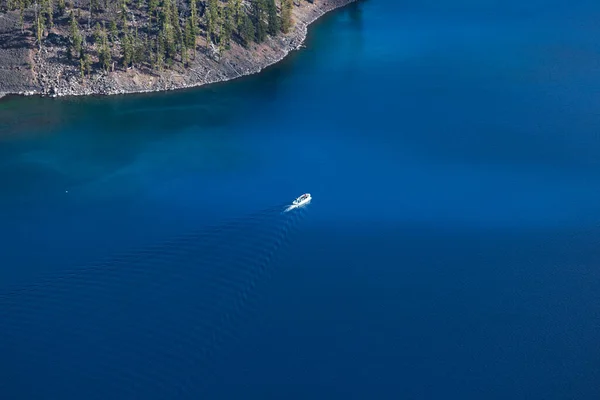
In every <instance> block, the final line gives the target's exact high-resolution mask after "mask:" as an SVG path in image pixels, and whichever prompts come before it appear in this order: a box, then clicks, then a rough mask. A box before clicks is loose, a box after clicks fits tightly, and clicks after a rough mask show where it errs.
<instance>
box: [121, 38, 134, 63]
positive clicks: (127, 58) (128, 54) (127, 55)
mask: <svg viewBox="0 0 600 400" xmlns="http://www.w3.org/2000/svg"><path fill="white" fill-rule="evenodd" d="M121 45H122V46H123V67H124V68H128V67H129V66H130V65H131V62H132V61H133V39H132V37H131V35H130V34H129V32H127V33H125V36H123V39H122V40H121Z"/></svg>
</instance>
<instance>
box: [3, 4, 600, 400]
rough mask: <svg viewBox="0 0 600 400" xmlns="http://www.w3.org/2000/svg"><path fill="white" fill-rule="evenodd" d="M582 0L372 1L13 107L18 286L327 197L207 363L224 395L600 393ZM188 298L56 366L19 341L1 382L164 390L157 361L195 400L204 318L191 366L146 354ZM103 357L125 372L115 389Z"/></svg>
mask: <svg viewBox="0 0 600 400" xmlns="http://www.w3.org/2000/svg"><path fill="white" fill-rule="evenodd" d="M566 3H567V2H558V1H556V2H552V1H551V2H548V1H544V2H542V1H525V2H522V1H521V2H520V1H512V0H509V1H507V2H494V1H483V2H482V1H469V0H458V1H453V2H445V1H441V0H438V1H433V0H431V1H403V2H398V1H394V0H378V1H377V0H370V1H364V2H361V3H359V4H358V5H354V6H350V7H348V8H346V9H343V10H339V11H338V12H335V13H333V14H331V15H329V16H328V17H326V18H324V19H323V20H322V21H320V22H319V23H317V24H316V25H315V26H314V27H313V28H312V29H311V34H310V38H309V40H308V41H307V48H305V49H303V50H302V51H300V52H297V53H294V54H293V55H291V56H290V57H289V58H287V59H286V60H285V61H284V62H282V63H281V64H279V65H277V66H274V67H272V68H269V69H268V70H266V71H264V72H263V73H261V74H259V75H257V76H252V77H248V78H244V79H241V80H238V81H235V82H230V83H224V84H218V85H214V86H210V87H207V88H200V89H194V90H186V91H179V92H173V93H164V94H150V95H129V96H117V97H110V98H74V99H37V98H12V99H8V100H3V101H2V102H0V185H1V188H2V189H1V191H0V221H1V224H0V238H1V240H0V254H1V256H2V263H1V266H0V281H1V283H0V288H8V287H13V286H14V285H17V286H18V285H21V284H25V283H28V282H35V281H36V279H39V276H41V275H43V274H47V273H57V274H60V273H61V271H64V270H66V269H67V268H71V267H75V266H77V265H85V264H87V263H89V262H91V261H93V260H96V259H99V258H102V257H105V256H108V255H112V254H117V253H118V252H120V251H125V250H128V249H131V248H135V247H139V246H142V245H145V244H148V243H153V242H157V241H158V242H160V241H164V240H167V239H168V238H171V237H173V236H175V235H179V234H181V233H185V232H189V231H190V230H192V229H202V227H205V226H206V225H209V224H219V223H222V221H224V220H227V219H229V218H234V217H239V216H243V215H246V214H250V213H256V212H257V210H267V209H269V208H270V207H273V206H277V205H279V204H282V203H284V202H286V201H288V200H290V199H292V198H294V197H296V196H297V195H299V194H301V193H303V192H306V191H309V192H311V193H312V194H313V196H314V201H313V203H312V204H311V205H310V207H309V208H308V209H307V210H306V213H305V215H304V216H303V218H302V220H301V221H299V224H298V227H299V228H298V229H299V230H298V231H297V232H296V233H295V234H293V235H291V236H290V243H289V244H288V245H287V246H282V251H281V252H280V253H279V256H278V257H276V258H274V259H273V265H272V274H271V275H272V276H271V278H270V279H268V280H266V279H264V280H263V279H261V284H260V285H257V286H256V290H255V292H256V293H257V294H259V295H258V296H256V300H255V301H254V303H253V305H252V307H251V308H252V310H253V313H252V316H251V317H249V318H250V321H249V322H245V323H241V322H235V323H233V322H232V325H231V328H230V329H231V330H233V331H235V334H234V335H233V336H234V337H235V340H233V339H232V340H228V339H224V340H223V341H222V342H223V343H222V345H221V346H220V347H219V348H218V350H215V356H214V359H216V360H218V362H217V361H214V360H213V359H211V360H213V361H209V360H206V361H205V364H204V367H207V368H209V369H210V370H211V378H210V379H211V380H210V382H212V383H213V385H212V386H211V387H210V389H209V390H210V392H209V393H208V397H209V398H217V397H219V396H222V397H227V396H234V397H229V398H235V397H237V398H261V399H264V398H283V397H285V398H349V397H353V398H373V396H376V397H379V398H394V399H397V398H415V399H416V398H418V399H423V398H432V399H439V398H448V397H451V398H457V399H481V398H486V399H492V398H493V399H507V398H512V399H597V398H600V385H599V384H598V382H600V347H599V346H598V343H599V342H600V328H599V327H600V271H599V270H598V266H599V265H600V264H599V262H600V247H599V244H600V225H599V223H600V168H599V167H600V161H599V160H600V135H598V132H599V131H600V113H599V112H598V110H599V109H600V101H599V97H598V93H600V28H599V25H598V24H597V21H598V20H600V6H598V4H597V3H596V4H594V3H593V2H585V1H583V2H577V4H566ZM261 215H262V214H261ZM265 218H266V217H265ZM277 221H279V222H277ZM279 223H282V224H283V223H287V222H281V221H280V220H274V219H268V220H267V219H265V223H264V224H265V226H266V225H267V224H271V225H270V226H275V225H277V224H279ZM248 229H250V228H248ZM252 229H254V228H252ZM269 229H270V228H269ZM248 232H249V233H248V235H250V236H251V235H254V233H253V232H254V231H252V230H250V231H248ZM224 237H225V239H222V240H228V239H227V236H224ZM231 240H232V241H233V240H234V239H231ZM236 240H240V242H243V240H242V239H240V238H237V239H236ZM269 240H270V239H269ZM220 243H221V242H220ZM269 243H271V242H269ZM257 246H259V245H257ZM259 247H260V246H259ZM232 248H235V246H234V247H232ZM273 248H275V246H274V245H273ZM232 251H235V250H232ZM248 265H250V264H248ZM132 276H133V275H129V276H128V278H132ZM117 277H118V276H117ZM98 279H100V278H98ZM128 282H129V281H128ZM135 284H136V283H135V280H132V281H131V285H135ZM78 290H80V291H81V292H82V293H83V292H84V291H85V289H81V288H79V289H78ZM177 290H178V289H177V287H173V288H172V291H173V293H176V292H177ZM74 293H76V292H74ZM148 296H151V294H149V295H148ZM75 298H77V296H75ZM149 298H150V297H149ZM175 298H176V296H175V297H174V299H175ZM180 300H181V299H180ZM187 300H189V299H187ZM74 301H75V300H74ZM82 304H87V303H82ZM90 304H91V303H90ZM162 304H164V305H166V307H169V304H170V303H169V302H168V301H167V300H165V302H164V303H162ZM171 305H172V308H170V316H169V317H170V318H171V319H170V321H172V322H173V321H175V322H173V324H171V325H169V324H165V325H164V326H162V327H160V326H159V327H157V326H155V327H153V328H152V329H154V330H153V332H155V336H153V337H152V338H150V339H152V340H150V339H149V336H143V335H140V337H139V338H137V339H135V340H134V339H132V336H128V335H123V336H122V338H123V340H126V339H127V340H130V342H120V343H119V344H117V343H116V341H117V340H118V339H119V338H121V336H119V335H117V334H115V338H114V341H113V342H110V341H109V342H107V343H111V346H110V347H109V348H108V350H106V349H103V348H100V347H99V348H97V349H96V348H94V347H92V348H86V351H85V352H84V353H85V358H84V356H83V355H82V353H78V352H76V351H71V352H66V353H64V354H60V355H59V356H58V358H60V360H61V361H60V368H58V367H57V368H52V362H50V361H48V364H47V365H46V364H44V363H43V362H41V361H40V362H39V364H40V365H41V366H39V367H36V368H32V369H31V370H28V369H27V368H26V367H24V366H26V365H27V364H28V363H30V362H31V363H34V362H35V361H36V360H37V361H39V359H40V358H41V357H45V356H42V355H40V354H45V353H39V354H38V353H35V352H33V351H29V352H23V353H18V352H13V353H12V354H11V356H10V357H7V358H5V357H0V358H1V359H2V361H0V371H3V370H4V371H5V373H4V376H11V378H10V382H9V381H5V382H3V383H2V382H0V390H3V391H5V392H6V393H5V394H4V395H2V396H0V397H2V398H11V399H18V398H31V396H32V394H31V393H34V392H32V391H29V390H32V389H31V386H36V385H37V386H38V391H37V392H35V393H39V392H40V390H42V389H39V388H44V387H53V386H52V384H53V383H52V382H57V381H61V382H63V381H71V384H72V386H71V387H70V389H69V390H70V391H69V390H66V389H65V393H71V394H72V396H73V397H72V398H81V395H82V394H84V395H86V396H87V398H91V397H90V392H93V391H96V390H98V388H101V387H104V388H105V390H106V391H107V392H106V393H105V394H106V396H110V397H112V398H131V397H128V396H127V395H125V394H123V393H137V394H138V395H139V396H140V397H139V398H145V399H149V398H154V397H157V398H160V397H159V395H158V394H157V393H159V391H156V390H155V388H154V387H153V386H152V385H151V384H150V383H151V382H152V380H154V379H156V380H158V381H160V382H161V385H162V386H161V388H163V389H164V388H166V389H165V390H167V391H168V390H170V389H169V388H173V393H178V396H180V397H178V398H182V397H185V396H190V397H191V398H198V397H197V396H198V395H199V393H200V392H199V391H197V389H196V388H195V386H194V385H188V386H185V387H184V388H183V389H182V388H181V385H180V383H181V382H180V379H179V378H180V377H181V376H184V375H189V373H190V371H191V370H192V369H193V368H195V367H192V366H190V365H188V364H187V361H188V360H187V358H186V356H185V355H186V354H188V355H190V354H191V355H193V354H195V352H196V350H197V349H196V347H194V345H193V343H195V342H193V340H192V339H193V338H194V336H193V335H192V334H191V333H188V334H186V336H185V338H187V339H186V340H187V341H182V342H181V343H177V340H176V339H173V342H171V343H170V344H169V346H168V347H167V348H165V349H164V350H165V352H167V353H169V354H177V355H178V357H179V358H176V357H173V358H169V357H164V358H156V357H155V358H152V357H146V355H147V354H149V353H148V352H152V349H151V347H152V346H154V344H155V343H156V340H157V339H156V338H157V337H158V336H157V335H159V334H160V335H163V336H160V337H161V338H170V339H171V338H172V336H169V335H176V332H177V331H176V330H177V329H180V330H182V331H185V329H186V325H185V324H184V323H179V324H177V321H188V320H190V312H191V311H190V309H189V308H188V307H179V303H177V302H176V301H175V300H173V303H172V304H171ZM99 307H101V306H99ZM141 308H142V306H139V309H141ZM148 308H150V309H148V310H146V313H148V315H149V316H152V315H153V314H152V313H153V310H152V309H151V307H150V306H149V307H148ZM163 311H164V310H163ZM213 311H215V310H213ZM25 312H30V311H28V309H26V310H25ZM215 312H218V310H216V311H215ZM65 313H66V312H65ZM242 314H243V312H241V313H240V315H242ZM161 315H162V314H161ZM198 315H199V317H198V318H199V319H202V318H204V317H203V315H202V314H198ZM65 318H67V317H65ZM73 318H74V321H75V322H73V321H72V322H71V323H72V324H73V326H76V325H77V322H76V319H75V317H73ZM144 318H146V317H144ZM149 318H151V317H149ZM186 318H187V319H186ZM242 319H243V318H242V316H240V317H239V318H238V319H236V321H241V320H242ZM141 320H142V319H141V317H140V321H141ZM90 321H91V322H90ZM90 321H88V322H87V323H88V324H90V325H88V328H90V327H93V326H96V325H93V324H94V321H93V320H90ZM104 321H105V323H104V324H103V325H100V324H97V325H98V326H96V329H97V330H98V332H100V333H99V335H100V334H103V333H106V334H107V335H108V334H109V333H111V332H121V331H122V329H124V328H122V327H120V326H119V325H118V324H120V323H124V321H122V320H121V319H120V318H117V317H115V318H114V319H110V318H108V319H106V320H104ZM131 321H133V322H131ZM135 321H136V319H135V318H134V319H133V320H130V325H131V326H130V328H131V329H132V330H135V329H136V326H135ZM144 321H146V322H148V321H147V320H144ZM132 324H133V325H132ZM11 326H12V325H10V323H8V322H7V323H6V324H5V328H4V329H7V330H10V329H12V328H11ZM69 326H70V325H69ZM143 326H144V327H147V326H150V325H147V324H146V325H143ZM140 327H142V325H140ZM82 329H83V328H82ZM90 329H91V328H90ZM33 331H38V332H46V331H47V332H49V333H47V335H52V334H54V335H55V340H56V341H57V342H60V336H57V335H58V334H57V333H56V332H54V333H52V332H53V331H52V328H51V326H48V325H34V326H33V329H30V330H29V331H27V330H25V331H24V333H20V335H22V336H20V339H21V340H23V341H24V342H27V341H29V340H33V339H32V338H33V336H35V335H34V334H33V333H31V332H33ZM28 335H31V337H28ZM43 335H46V333H42V336H43ZM36 337H37V338H38V339H39V334H38V336H36ZM173 337H176V336H173ZM143 338H146V339H143ZM144 340H147V342H144ZM165 340H166V339H165ZM134 344H135V346H133V345H134ZM131 346H133V347H131ZM67 348H68V347H67ZM132 348H133V349H135V350H136V351H138V352H139V353H136V354H137V355H136V356H135V357H134V356H133V355H132V354H133V353H132V354H130V353H128V349H132ZM41 349H42V350H43V347H41ZM42 350H39V351H40V352H41V351H42ZM132 352H133V350H132ZM109 355H110V356H109ZM55 356H56V355H55ZM27 357H31V359H28V358H27ZM48 357H49V356H48ZM157 357H158V356H157ZM190 357H192V356H190ZM150 359H151V360H155V361H154V362H149V361H148V360H150ZM182 360H183V361H182ZM109 361H110V362H114V363H117V364H119V368H121V369H123V370H124V371H132V372H131V374H130V375H128V376H129V378H128V379H127V380H125V379H123V380H122V381H121V380H115V381H111V384H110V385H107V383H106V382H105V381H104V380H103V379H105V378H106V377H107V376H110V375H109V374H108V373H107V372H106V371H104V372H103V371H102V369H101V368H100V367H97V368H96V367H93V366H94V365H103V366H105V364H106V363H107V362H109ZM103 363H105V364H103ZM141 364H143V368H142V367H140V365H141ZM74 365H83V366H84V367H82V369H81V370H85V371H92V372H89V374H92V375H93V379H92V378H89V376H88V377H87V378H86V379H82V378H81V377H79V376H78V375H77V371H79V370H78V369H77V368H73V366H74ZM16 366H18V367H16ZM69 367H70V368H69ZM105 367H106V366H105ZM105 367H102V368H105ZM44 368H47V369H44ZM61 368H63V369H61ZM86 368H87V369H86ZM94 368H96V369H94ZM106 368H108V369H109V368H110V367H109V366H108V367H106ZM50 370H52V371H53V374H54V375H56V376H57V378H56V379H55V378H53V377H52V376H54V375H53V374H48V373H45V372H44V371H50ZM15 371H16V372H15ZM163 371H168V372H164V373H163ZM136 373H137V375H136ZM61 374H62V375H61ZM70 374H74V375H70ZM136 376H137V378H136ZM131 377H133V378H131ZM149 377H153V378H152V380H151V379H150V378H149ZM0 379H2V378H0ZM61 379H62V380H61ZM106 379H108V378H106ZM132 385H133V386H132ZM107 388H108V389H107ZM132 388H133V389H132ZM175 388H178V389H175ZM54 389H56V390H60V389H61V388H60V387H59V386H57V387H54ZM62 389H64V388H62ZM198 390H199V389H198ZM109 391H112V392H109ZM42 393H43V391H42ZM54 393H58V392H54ZM96 393H98V392H96ZM119 393H121V394H119ZM46 395H47V393H46ZM28 396H29V397H28ZM63 396H64V397H61V398H69V397H68V395H66V394H65V395H63ZM98 396H100V395H98ZM119 396H122V397H119ZM153 396H154V397H153ZM44 398H48V397H44ZM104 398H106V397H104Z"/></svg>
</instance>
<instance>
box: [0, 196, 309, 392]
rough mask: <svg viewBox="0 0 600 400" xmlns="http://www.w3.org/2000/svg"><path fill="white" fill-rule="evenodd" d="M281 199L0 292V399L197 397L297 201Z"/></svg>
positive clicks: (294, 216)
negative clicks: (289, 205) (287, 209)
mask: <svg viewBox="0 0 600 400" xmlns="http://www.w3.org/2000/svg"><path fill="white" fill-rule="evenodd" d="M282 208H284V205H280V206H276V207H271V208H267V209H265V210H262V211H260V212H257V213H254V214H252V215H247V216H244V217H241V218H237V219H234V220H231V221H229V222H227V223H224V224H221V225H218V226H213V227H210V228H206V229H202V230H198V231H195V232H189V233H187V234H185V235H181V236H179V237H175V238H172V239H171V240H168V241H164V242H161V243H157V244H155V245H152V246H148V247H146V248H142V249H137V250H134V251H131V252H129V253H126V254H122V255H120V256H118V257H112V258H109V259H106V260H103V261H101V262H98V263H94V264H89V265H84V266H82V267H80V268H75V269H71V270H68V271H63V272H62V273H56V274H54V275H53V276H48V277H46V278H44V279H40V280H39V281H37V282H35V283H32V284H30V285H27V286H21V287H18V288H14V289H12V290H6V291H4V292H0V354H1V355H2V358H3V362H2V363H0V398H11V399H20V398H27V399H47V398H49V397H48V396H49V395H50V394H51V397H52V398H60V399H65V400H66V399H81V398H86V399H106V398H111V399H133V398H143V399H165V398H179V399H181V398H198V396H202V390H203V387H204V385H208V384H210V382H211V379H212V377H211V375H210V371H211V370H212V366H214V365H215V363H216V362H218V361H219V354H220V351H222V350H223V347H224V346H227V344H228V343H231V342H232V341H234V340H236V338H237V337H238V335H239V333H238V332H239V330H240V329H242V328H241V327H242V326H243V325H244V323H246V322H247V320H248V319H249V318H251V316H252V313H253V312H254V311H255V310H253V309H252V304H253V301H252V300H253V298H254V297H255V296H256V295H258V294H259V293H257V292H258V291H259V289H258V284H259V283H260V282H263V281H264V280H265V279H266V278H268V276H269V274H270V272H271V268H270V267H271V265H272V260H273V257H274V255H275V254H276V253H277V252H278V251H280V250H281V248H282V247H283V246H284V245H286V244H289V243H290V241H291V236H292V235H291V234H292V233H293V232H294V231H295V230H296V228H297V226H298V223H299V222H300V221H301V220H302V219H303V217H304V216H305V213H306V211H305V210H304V209H298V210H297V212H293V213H282V212H281V210H282Z"/></svg>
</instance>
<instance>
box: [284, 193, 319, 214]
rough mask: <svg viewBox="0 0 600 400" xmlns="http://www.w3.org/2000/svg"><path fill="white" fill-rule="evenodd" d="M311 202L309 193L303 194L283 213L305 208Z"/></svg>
mask: <svg viewBox="0 0 600 400" xmlns="http://www.w3.org/2000/svg"><path fill="white" fill-rule="evenodd" d="M311 201H312V196H311V195H310V193H304V194H303V195H302V196H300V197H298V198H297V199H296V200H294V201H293V202H292V204H290V205H289V206H288V207H287V208H286V209H285V210H284V211H283V212H284V213H285V212H290V211H292V210H294V209H296V208H303V207H306V206H307V205H308V204H310V202H311Z"/></svg>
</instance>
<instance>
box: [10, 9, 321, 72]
mask: <svg viewBox="0 0 600 400" xmlns="http://www.w3.org/2000/svg"><path fill="white" fill-rule="evenodd" d="M296 1H309V0H296ZM310 2H312V1H310ZM293 7H294V0H0V13H5V12H19V15H20V25H21V30H22V32H23V34H24V35H31V36H32V37H33V38H34V39H35V44H36V46H37V48H38V49H39V50H41V49H42V46H43V44H44V42H45V40H46V38H47V37H48V35H49V34H50V33H55V34H56V35H59V36H62V37H63V38H66V40H67V42H68V46H67V51H66V53H64V57H65V58H66V60H67V62H72V63H73V64H74V65H78V66H79V69H80V72H81V75H82V76H84V75H89V74H90V73H91V71H92V70H94V69H98V70H104V71H111V70H112V69H113V68H114V65H115V64H116V65H120V66H121V68H124V69H126V68H130V67H141V66H144V67H147V68H151V69H154V70H163V69H164V68H172V67H173V66H175V65H179V66H182V67H186V66H187V65H188V64H189V61H190V59H195V58H196V57H197V54H198V50H201V49H202V48H203V47H204V48H206V49H212V51H211V53H213V52H215V51H216V52H218V53H219V54H222V53H224V52H226V51H227V50H228V49H230V48H231V44H232V42H237V43H239V44H240V45H242V46H244V47H249V46H250V45H251V44H252V43H253V42H257V43H261V42H263V41H264V40H266V38H267V37H268V36H277V35H279V34H280V33H282V32H283V33H288V32H289V31H290V29H291V27H292V26H293V21H292V8H293Z"/></svg>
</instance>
